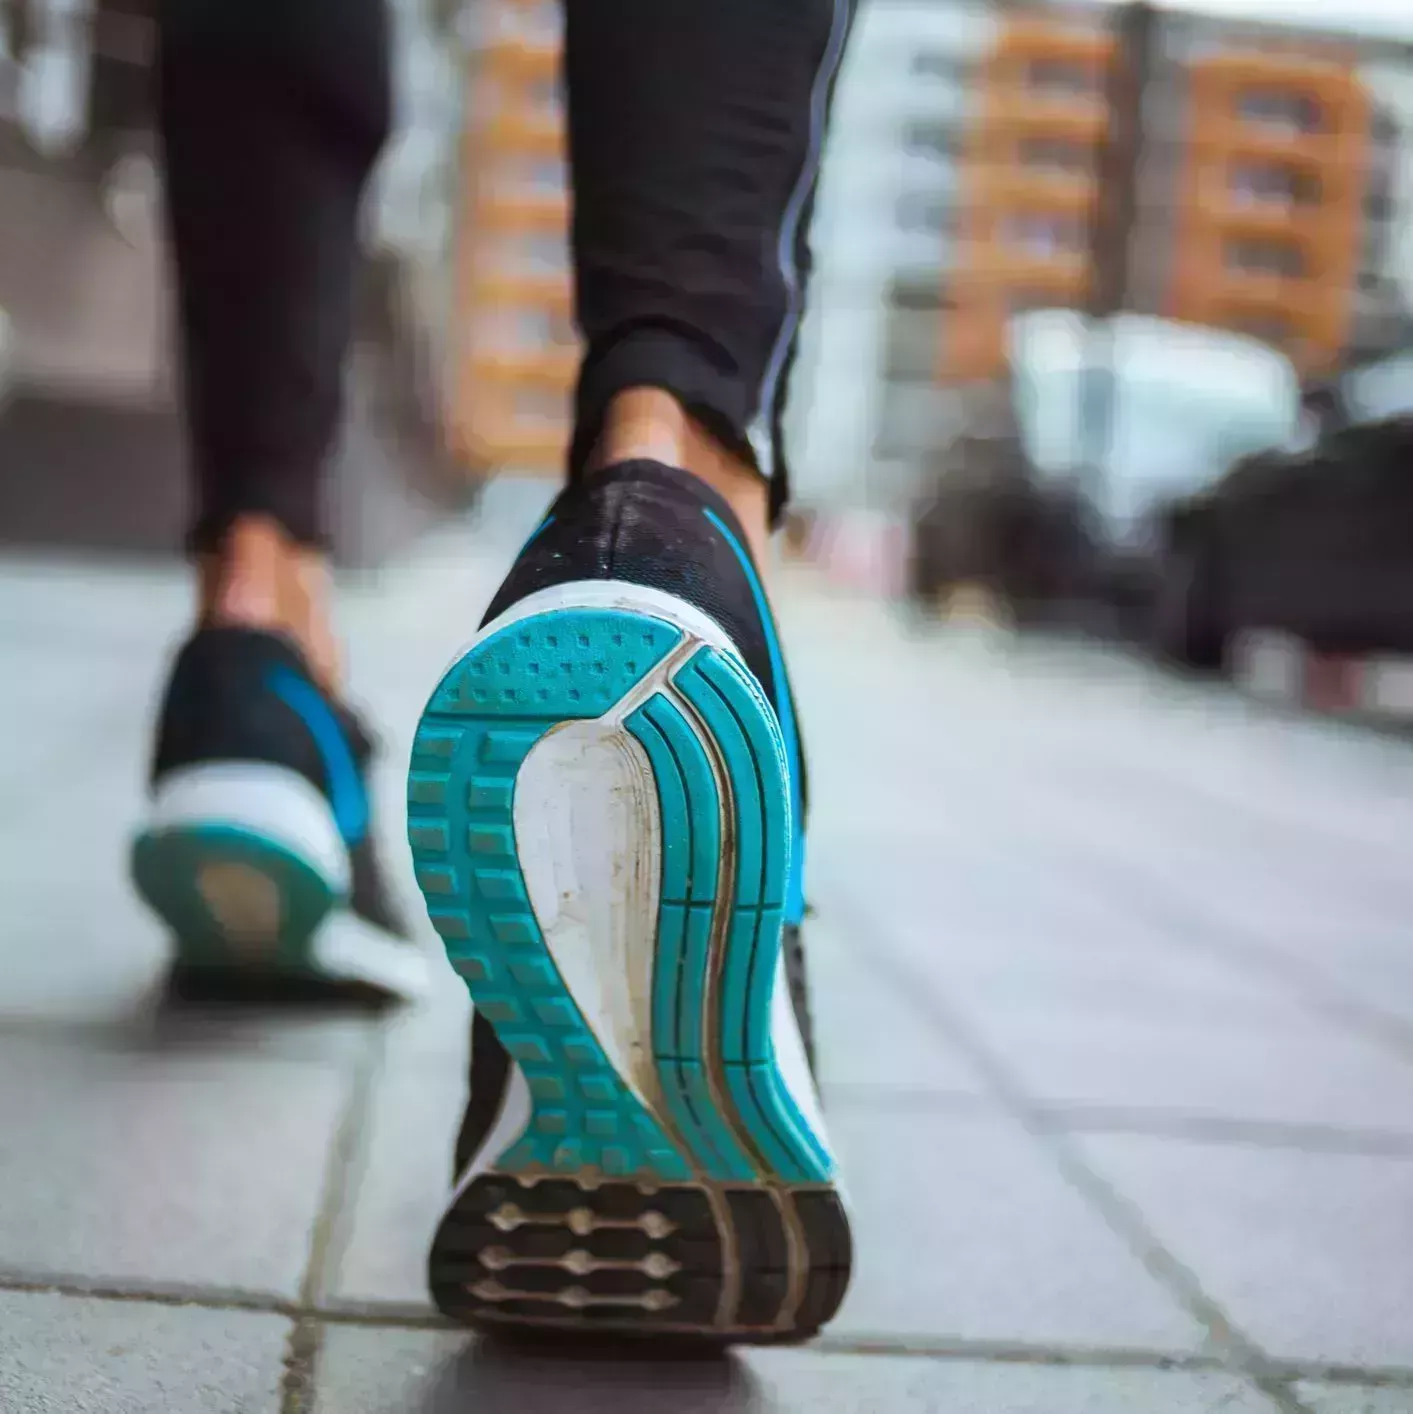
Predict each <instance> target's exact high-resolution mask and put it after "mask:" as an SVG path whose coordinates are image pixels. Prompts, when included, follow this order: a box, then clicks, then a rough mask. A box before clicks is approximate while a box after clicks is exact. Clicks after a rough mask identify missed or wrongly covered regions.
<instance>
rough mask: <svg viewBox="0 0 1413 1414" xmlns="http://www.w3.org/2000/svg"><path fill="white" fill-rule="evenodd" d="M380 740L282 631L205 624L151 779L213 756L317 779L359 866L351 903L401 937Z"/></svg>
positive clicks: (181, 664)
mask: <svg viewBox="0 0 1413 1414" xmlns="http://www.w3.org/2000/svg"><path fill="white" fill-rule="evenodd" d="M375 750H376V745H375V742H374V740H373V738H372V736H371V734H370V733H369V732H368V730H367V728H366V727H365V726H364V725H363V723H362V722H361V721H360V720H359V718H358V717H357V716H356V715H355V714H354V713H353V712H352V711H351V710H350V709H349V708H348V707H347V706H345V705H344V704H343V703H340V702H337V701H335V700H333V699H331V698H330V697H329V696H328V695H327V694H326V693H325V692H324V691H323V689H322V688H320V687H319V686H318V684H317V683H316V682H315V681H314V679H313V677H312V676H311V674H310V672H309V668H308V665H307V663H306V662H305V659H304V656H303V654H302V653H301V652H300V651H299V649H298V648H297V647H296V646H295V644H294V643H293V642H292V641H291V640H290V639H288V638H286V637H285V636H284V635H282V634H277V633H267V632H264V631H262V630H258V629H248V628H234V627H231V628H226V627H223V628H204V629H200V630H198V631H197V632H196V633H195V634H193V635H192V637H191V638H189V639H188V640H187V641H186V643H185V644H184V645H183V647H182V648H181V650H180V651H179V652H178V654H177V657H176V660H175V662H174V663H173V665H172V671H171V676H170V678H169V680H168V683H167V690H166V694H165V696H164V698H163V702H162V707H161V711H160V713H159V716H158V722H157V737H156V744H155V749H154V752H153V760H152V772H151V779H152V784H153V786H154V787H155V786H157V785H158V784H160V783H161V781H162V780H163V778H164V777H166V776H167V775H169V774H170V773H171V772H173V771H177V770H181V769H184V768H186V767H191V766H197V765H201V764H203V763H206V762H218V761H220V762H227V761H250V762H259V763H261V764H264V765H272V766H280V767H283V768H284V769H286V770H289V771H293V772H296V773H297V774H299V775H301V776H303V777H304V779H305V780H307V781H309V782H311V783H312V784H313V785H314V786H315V788H316V789H317V790H319V792H320V793H321V794H322V795H323V796H324V798H325V799H326V800H328V802H329V806H330V809H331V811H332V812H333V815H334V819H335V821H336V822H337V824H338V828H339V833H340V834H341V835H342V837H343V841H344V843H345V845H346V846H347V847H348V851H349V859H350V862H351V865H352V886H351V890H350V897H349V906H350V908H351V909H352V910H353V912H355V913H356V914H358V915H359V916H360V917H362V918H364V919H366V920H367V921H368V922H370V923H372V924H374V925H375V926H377V927H379V928H382V929H384V930H385V931H386V932H388V933H391V934H393V935H394V936H397V937H405V936H406V935H407V929H406V926H405V924H404V922H403V920H402V919H401V918H400V917H399V915H398V911H397V909H396V907H395V905H394V904H393V902H392V900H391V896H390V894H389V890H388V888H387V886H386V883H385V881H384V878H383V874H382V870H381V868H380V866H379V863H378V860H377V855H376V852H375V841H374V835H373V830H372V819H371V795H370V792H369V789H368V771H369V767H370V765H371V762H372V760H373V756H374V754H375Z"/></svg>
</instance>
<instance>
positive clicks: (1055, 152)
mask: <svg viewBox="0 0 1413 1414" xmlns="http://www.w3.org/2000/svg"><path fill="white" fill-rule="evenodd" d="M1016 158H1017V160H1018V161H1019V162H1020V165H1021V166H1022V167H1024V168H1026V169H1027V170H1028V171H1032V172H1037V173H1042V172H1043V173H1045V174H1047V175H1054V176H1088V175H1089V174H1090V173H1091V172H1092V171H1093V170H1094V149H1093V148H1091V147H1087V146H1085V144H1083V143H1079V142H1073V141H1071V140H1069V139H1066V138H1054V137H1029V138H1022V139H1021V141H1020V142H1019V143H1018V144H1017V145H1016Z"/></svg>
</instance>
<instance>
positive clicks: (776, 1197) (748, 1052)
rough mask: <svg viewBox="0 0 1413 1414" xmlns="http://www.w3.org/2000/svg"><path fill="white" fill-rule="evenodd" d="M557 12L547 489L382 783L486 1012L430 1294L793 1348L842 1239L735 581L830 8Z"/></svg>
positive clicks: (535, 1314) (757, 592) (771, 476)
mask: <svg viewBox="0 0 1413 1414" xmlns="http://www.w3.org/2000/svg"><path fill="white" fill-rule="evenodd" d="M566 8H567V21H568V26H567V54H566V71H567V79H568V96H569V110H570V111H569V133H570V156H571V160H572V171H573V181H574V197H575V202H574V207H575V222H574V232H573V235H574V253H575V261H576V272H577V275H576V278H577V304H578V316H579V321H580V324H581V326H582V329H583V332H584V334H585V335H586V339H587V352H586V357H585V361H584V366H583V369H582V374H581V378H580V383H579V389H578V400H577V431H576V435H575V438H574V443H573V447H572V449H571V453H570V466H569V472H570V484H569V486H568V488H567V489H566V490H565V492H564V493H563V494H562V495H561V496H560V497H559V499H558V500H557V501H556V503H555V505H554V506H553V508H552V509H551V511H550V514H549V516H548V517H547V518H546V520H545V521H544V522H543V524H542V525H541V526H540V527H539V528H538V530H537V531H536V532H535V534H534V535H533V536H532V537H531V539H530V541H529V542H528V543H527V545H526V546H525V547H524V548H523V549H522V551H521V553H520V555H519V557H518V559H517V560H516V563H515V565H514V567H513V568H512V570H511V572H510V575H509V576H508V578H507V579H506V581H505V583H504V584H503V585H502V587H501V589H500V591H499V592H498V593H497V594H496V596H495V598H494V599H493V601H492V603H491V606H490V608H489V610H488V611H487V615H486V620H485V622H484V623H483V627H482V631H481V634H480V636H479V637H478V638H477V640H476V641H475V642H474V643H473V644H472V646H471V648H470V649H469V650H468V651H467V652H466V653H465V654H464V655H463V656H462V657H461V658H460V659H459V661H458V662H457V664H456V665H455V666H454V667H453V668H452V669H451V671H450V672H449V673H448V674H447V675H446V676H445V677H444V678H443V680H442V682H441V683H440V685H439V686H438V688H437V689H436V691H435V692H434V693H433V695H432V698H431V700H430V702H429V703H428V707H427V710H426V712H425V713H424V716H423V719H422V723H421V726H420V728H419V731H418V734H417V738H416V743H415V746H414V752H413V758H412V770H411V775H410V777H409V835H410V839H411V842H412V847H413V854H414V857H415V859H416V861H417V864H418V877H419V882H420V883H421V885H422V888H423V891H424V893H425V894H426V897H427V902H428V908H429V912H430V914H431V917H432V921H433V923H434V925H435V926H436V927H437V929H438V931H439V932H440V933H441V934H442V936H443V938H444V939H445V940H446V943H447V949H448V953H449V955H450V957H451V960H452V963H453V966H454V967H455V968H456V969H457V971H458V972H460V974H461V975H462V977H463V978H464V979H465V980H466V981H467V983H468V985H469V986H470V989H471V993H472V997H473V1000H474V1001H475V1002H476V1004H477V1009H478V1010H477V1023H476V1033H475V1037H474V1040H473V1062H472V1065H473V1069H472V1102H471V1105H470V1107H469V1109H468V1115H467V1121H466V1124H465V1125H464V1126H463V1129H462V1134H461V1141H460V1143H459V1145H458V1170H459V1181H458V1185H457V1191H456V1196H455V1198H454V1201H453V1203H452V1205H451V1207H450V1209H449V1210H448V1213H447V1215H446V1217H445V1219H444V1220H443V1223H442V1225H441V1227H440V1229H439V1232H438V1235H437V1238H436V1240H435V1242H434V1244H433V1250H432V1257H431V1276H432V1288H433V1294H434V1296H435V1298H436V1299H437V1301H438V1303H439V1304H440V1306H441V1307H442V1309H443V1310H445V1311H446V1312H448V1313H449V1314H451V1315H453V1316H456V1317H458V1318H462V1319H466V1320H468V1321H471V1322H473V1323H478V1324H480V1323H484V1324H486V1325H489V1326H492V1327H495V1326H498V1325H503V1324H504V1323H505V1322H506V1321H512V1322H514V1321H517V1320H518V1321H530V1322H542V1323H543V1322H548V1323H550V1324H552V1325H558V1326H564V1325H568V1326H571V1327H572V1326H580V1327H591V1328H594V1329H600V1330H602V1329H606V1328H614V1327H618V1328H627V1329H633V1330H637V1331H652V1330H659V1331H663V1332H672V1331H675V1332H679V1333H693V1332H694V1333H697V1334H700V1335H703V1336H707V1337H713V1338H718V1339H742V1340H752V1339H789V1338H803V1337H804V1336H807V1335H809V1334H811V1333H812V1332H813V1331H814V1330H816V1329H818V1327H819V1326H820V1325H822V1324H823V1323H824V1322H825V1321H827V1320H828V1319H829V1318H830V1317H831V1316H832V1315H833V1313H834V1311H835V1309H836V1308H837V1306H838V1304H839V1301H840V1300H841V1299H842V1296H843V1291H844V1287H845V1285H846V1283H847V1280H848V1272H849V1264H850V1254H849V1232H848V1224H847V1221H846V1218H845V1216H844V1210H843V1207H842V1204H841V1202H840V1199H839V1196H838V1192H837V1189H836V1187H835V1175H834V1164H833V1160H832V1158H831V1155H830V1151H829V1148H828V1142H827V1139H826V1138H825V1136H824V1130H823V1124H822V1120H821V1118H820V1115H819V1110H818V1099H817V1096H816V1095H815V1092H814V1087H813V1083H812V1080H811V1077H810V1074H809V1067H808V1059H807V1045H806V1043H805V1036H804V1034H803V1033H805V1032H806V1031H807V1027H806V1026H804V1025H802V1024H801V1020H800V1018H799V1017H798V1016H797V1014H796V1012H795V1011H794V1010H793V1009H792V1007H791V1005H790V1002H791V999H792V996H794V995H795V994H798V993H799V992H801V991H802V989H803V983H802V977H801V975H800V973H799V971H798V967H797V966H796V965H795V963H792V962H791V960H790V949H789V946H788V943H787V942H786V941H785V940H786V938H787V936H788V934H789V933H790V931H791V930H792V929H794V928H796V927H797V926H798V924H799V922H800V920H801V918H802V916H803V912H804V904H803V892H802V888H803V886H802V880H801V868H802V853H803V851H802V841H801V838H800V821H801V818H802V815H803V795H804V781H803V760H802V757H801V754H800V751H799V742H798V731H797V727H796V722H795V712H794V705H793V702H792V701H791V695H790V689H789V684H788V681H787V679H786V676H785V670H784V664H783V660H782V656H781V650H780V644H779V640H778V635H777V633H776V629H775V625H774V622H773V619H772V616H771V612H770V609H769V607H768V604H767V602H766V599H765V593H764V589H763V586H762V582H761V574H762V566H763V557H764V553H765V549H766V545H767V540H768V535H769V530H770V527H771V524H772V522H773V520H774V519H775V518H776V517H777V516H778V514H779V512H780V510H781V509H782V508H783V506H784V503H785V498H786V494H787V483H786V476H785V468H784V464H783V459H782V456H781V450H780V438H779V432H780V413H781V405H782V401H783V397H784V391H785V381H786V378H787V376H788V372H789V364H790V358H791V353H792V348H793V342H794V337H795V333H796V329H797V326H798V324H799V320H800V315H801V312H802V301H803V298H804V282H805V277H806V271H807V264H808V262H807V256H806V251H805V245H804V239H805V229H806V225H807V222H808V217H809V209H810V204H811V199H812V192H813V186H814V180H815V175H816V170H817V167H818V161H819V156H820V146H821V143H822V141H823V136H824V123H825V117H826V112H827V109H828V104H829V97H830V89H831V86H832V83H833V79H834V75H835V72H836V70H837V66H838V62H839V59H840V55H841V53H842V50H843V46H844V43H845V38H846V34H847V30H848V24H849V20H850V4H849V3H848V0H618V3H615V4H613V5H610V6H604V5H599V4H594V3H592V0H569V3H568V4H567V7H566ZM782 944H784V946H782ZM795 962H796V963H797V962H798V959H796V960H795ZM497 1038H498V1039H497ZM542 1178H552V1179H556V1180H558V1181H554V1182H540V1181H539V1180H540V1179H542ZM556 1268H558V1270H556Z"/></svg>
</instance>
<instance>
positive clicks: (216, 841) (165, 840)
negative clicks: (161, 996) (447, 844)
mask: <svg viewBox="0 0 1413 1414" xmlns="http://www.w3.org/2000/svg"><path fill="white" fill-rule="evenodd" d="M372 756H373V743H372V740H371V739H370V737H369V735H368V733H367V732H366V731H365V729H364V728H363V726H362V725H361V723H360V722H359V721H358V719H357V718H356V717H355V716H354V715H353V713H352V712H350V711H349V710H348V708H346V707H345V706H343V705H342V704H340V703H338V702H334V701H331V700H330V699H329V698H328V697H327V696H326V695H325V693H324V692H323V691H322V690H321V689H320V688H319V687H318V686H317V685H316V684H315V683H314V681H313V680H312V679H311V677H310V675H309V672H308V669H307V667H306V665H305V662H304V659H303V657H302V655H301V654H300V653H299V651H298V650H297V649H296V648H295V646H294V644H293V643H292V642H291V641H290V640H289V639H287V638H285V637H284V636H282V635H279V634H273V633H265V632H261V631H258V630H252V629H243V628H209V629H203V630H201V631H199V632H198V633H196V634H195V635H194V636H193V637H192V638H191V639H189V640H188V642H187V643H186V645H185V646H184V647H183V648H182V650H181V652H180V653H179V654H178V656H177V659H176V663H175V665H174V666H173V669H172V675H171V680H170V682H169V684H168V687H167V693H166V700H165V702H164V703H163V707H162V712H161V717H160V721H159V724H158V731H157V746H156V757H155V762H154V765H153V770H152V809H151V815H150V818H149V819H148V822H147V825H146V828H145V829H144V830H143V831H142V832H141V833H140V834H139V835H138V837H137V839H136V841H135V842H134V844H133V851H132V874H133V880H134V882H135V883H136V886H137V889H138V892H139V893H140V894H141V895H142V897H143V898H144V899H145V900H146V901H147V903H148V905H149V906H150V907H151V908H152V909H153V911H154V912H155V913H156V914H157V916H158V917H159V918H161V919H162V920H163V921H164V922H165V923H166V924H167V925H168V927H169V928H170V929H171V931H172V936H173V940H174V943H175V947H176V954H177V960H176V968H175V976H174V981H175V983H176V985H177V986H178V988H179V989H180V990H181V991H183V992H186V993H188V994H191V993H197V994H205V995H215V996H220V995H223V994H239V995H247V994H248V995H250V996H251V997H252V998H254V997H259V998H262V999H263V998H267V997H271V996H278V995H280V994H282V993H287V994H289V995H291V996H293V997H295V998H297V999H305V998H311V997H314V998H317V997H321V996H329V997H331V998H337V997H341V996H345V995H348V996H352V997H358V998H364V999H370V1000H403V999H407V998H411V997H413V996H416V995H418V994H420V993H421V992H422V991H423V990H424V989H425V985H426V979H427V959H426V956H425V954H424V953H423V952H422V950H421V949H420V948H419V947H417V946H416V945H415V944H413V943H411V942H410V941H408V934H407V930H406V928H405V926H404V925H403V922H402V920H401V919H399V917H398V916H397V912H396V909H395V907H394V905H393V903H392V899H391V895H390V894H389V891H388V889H387V886H386V881H385V879H384V876H383V872H382V868H381V865H380V864H379V861H378V858H377V854H376V843H375V838H374V833H373V830H372V820H371V806H370V796H369V790H368V783H367V776H368V767H369V763H370V761H371V759H372Z"/></svg>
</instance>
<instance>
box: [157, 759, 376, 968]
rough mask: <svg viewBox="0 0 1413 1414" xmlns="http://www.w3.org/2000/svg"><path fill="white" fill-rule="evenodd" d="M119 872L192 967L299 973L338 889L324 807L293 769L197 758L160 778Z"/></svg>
mask: <svg viewBox="0 0 1413 1414" xmlns="http://www.w3.org/2000/svg"><path fill="white" fill-rule="evenodd" d="M131 868H132V877H133V882H134V884H135V886H136V888H137V891H138V893H139V894H140V895H141V896H142V898H143V899H144V901H145V902H146V903H147V904H148V906H149V907H150V908H151V909H152V910H153V912H154V913H155V914H156V915H157V916H158V917H159V918H161V919H162V920H163V922H165V923H166V924H167V926H168V927H169V928H170V929H171V932H172V935H173V939H174V941H175V944H176V947H177V952H178V958H179V961H180V962H181V963H183V964H185V965H187V966H193V967H230V966H237V967H246V968H251V969H261V970H263V969H278V970H291V969H294V970H298V969H302V968H305V967H307V966H308V965H309V949H310V944H311V941H312V939H313V937H314V934H315V932H316V931H317V929H318V928H319V925H320V924H321V923H322V922H323V920H324V917H325V915H326V914H327V913H328V912H329V910H330V909H331V908H333V907H334V906H335V905H336V904H337V903H338V902H339V901H340V900H341V899H342V898H343V897H344V896H345V895H346V893H347V890H348V871H349V861H348V852H347V849H346V848H345V846H344V844H343V840H342V838H341V837H340V835H339V833H338V828H337V825H336V824H335V822H334V819H333V815H332V812H331V811H330V810H329V807H328V804H327V802H325V801H324V799H323V797H322V796H320V795H319V793H318V791H316V790H315V788H314V787H313V786H312V785H310V784H309V782H308V781H306V780H305V779H304V778H303V777H302V776H300V775H298V774H297V773H295V772H292V771H288V770H285V769H282V768H279V767H273V766H265V765H261V764H259V763H246V762H215V763H207V764H204V765H201V766H197V767H191V768H189V769H187V770H184V771H181V772H177V773H173V775H172V776H171V777H169V778H168V779H166V780H164V781H163V782H162V783H161V784H160V785H159V787H158V789H157V791H156V792H155V795H154V801H153V809H152V813H151V816H150V818H149V821H148V824H147V826H146V828H145V829H143V830H142V831H141V833H139V834H138V836H137V837H136V839H135V840H134V841H133V846H132V856H131Z"/></svg>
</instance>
